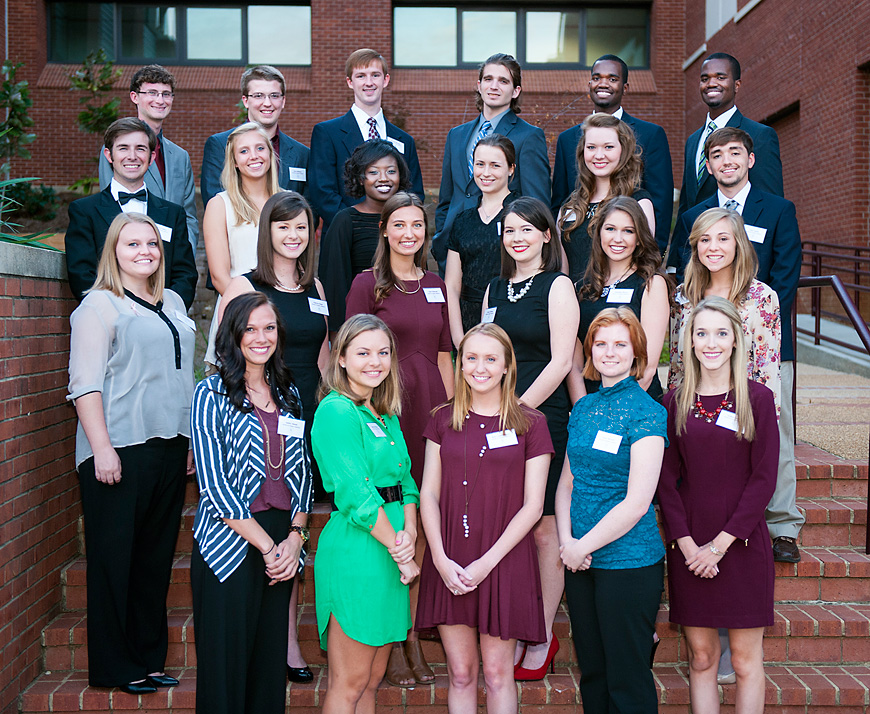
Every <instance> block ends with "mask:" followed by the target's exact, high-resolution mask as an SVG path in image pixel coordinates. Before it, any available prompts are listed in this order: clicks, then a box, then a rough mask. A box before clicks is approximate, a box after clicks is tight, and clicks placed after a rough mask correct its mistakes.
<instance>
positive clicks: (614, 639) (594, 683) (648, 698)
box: [565, 561, 664, 714]
mask: <svg viewBox="0 0 870 714" xmlns="http://www.w3.org/2000/svg"><path fill="white" fill-rule="evenodd" d="M663 577H664V562H663V561H662V562H659V563H656V564H655V565H649V566H646V567H644V568H628V569H625V570H605V569H603V568H594V567H593V568H589V569H588V570H583V571H579V572H576V573H572V572H571V571H570V570H566V571H565V596H566V599H567V601H568V614H569V617H570V619H571V632H572V634H573V638H574V647H575V648H576V650H577V662H578V664H579V665H580V696H581V697H582V698H583V711H584V712H585V713H586V714H650V712H656V711H658V697H657V691H656V686H655V681H654V680H653V676H652V672H651V671H650V666H649V663H650V652H651V650H652V644H653V632H654V631H655V622H656V615H657V613H658V610H659V602H660V601H661V597H662V589H663Z"/></svg>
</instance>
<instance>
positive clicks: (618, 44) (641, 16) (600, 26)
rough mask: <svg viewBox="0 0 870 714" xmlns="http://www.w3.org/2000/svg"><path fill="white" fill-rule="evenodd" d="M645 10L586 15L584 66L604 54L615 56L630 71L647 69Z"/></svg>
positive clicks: (610, 10) (591, 12) (595, 11)
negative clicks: (638, 68) (620, 59)
mask: <svg viewBox="0 0 870 714" xmlns="http://www.w3.org/2000/svg"><path fill="white" fill-rule="evenodd" d="M648 20H649V13H648V12H647V11H646V10H636V9H631V8H626V9H619V8H616V9H608V10H605V9H593V10H588V11H587V14H586V65H587V66H591V65H592V63H593V62H594V61H595V60H596V59H598V58H599V57H600V56H601V55H604V54H614V55H617V56H619V57H621V58H622V59H623V60H625V63H626V64H627V65H628V66H629V67H647V66H648V65H649V61H648V59H647V57H648V52H647V37H648V33H647V22H648Z"/></svg>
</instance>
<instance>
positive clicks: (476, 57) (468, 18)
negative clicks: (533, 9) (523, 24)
mask: <svg viewBox="0 0 870 714" xmlns="http://www.w3.org/2000/svg"><path fill="white" fill-rule="evenodd" d="M496 52H505V53H507V54H509V55H514V57H516V54H517V14H516V13H515V12H471V11H467V12H463V13H462V61H463V62H483V60H485V59H486V58H487V57H489V56H490V55H494V54H495V53H496Z"/></svg>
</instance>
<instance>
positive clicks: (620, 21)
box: [393, 3, 650, 68]
mask: <svg viewBox="0 0 870 714" xmlns="http://www.w3.org/2000/svg"><path fill="white" fill-rule="evenodd" d="M649 14H650V13H649V7H648V6H638V5H628V6H625V7H613V5H612V4H611V5H610V6H608V7H606V8H605V7H586V8H576V7H572V8H570V9H568V8H562V7H547V6H544V5H540V6H537V5H531V6H530V5H529V4H528V3H526V4H524V5H523V6H522V7H520V6H515V7H511V6H510V5H509V4H508V3H499V6H498V9H488V8H484V7H481V6H471V5H469V6H468V7H463V6H453V7H444V6H437V7H427V6H412V5H401V6H396V7H394V8H393V57H394V63H395V64H396V66H399V67H476V66H477V65H478V64H479V63H480V62H482V61H483V60H485V59H486V58H487V57H489V56H490V55H492V54H495V53H496V52H506V53H508V54H512V55H514V56H515V57H516V58H517V59H518V60H519V61H520V63H521V64H522V65H523V66H524V67H535V66H539V67H542V68H543V67H547V68H559V67H572V68H574V67H577V65H578V64H579V65H581V66H586V67H588V66H590V65H591V64H592V62H594V61H595V60H596V59H597V58H598V57H600V56H601V55H603V54H608V53H611V54H615V55H619V56H620V57H622V58H623V59H624V60H625V61H626V63H627V64H628V66H629V67H633V68H647V67H649Z"/></svg>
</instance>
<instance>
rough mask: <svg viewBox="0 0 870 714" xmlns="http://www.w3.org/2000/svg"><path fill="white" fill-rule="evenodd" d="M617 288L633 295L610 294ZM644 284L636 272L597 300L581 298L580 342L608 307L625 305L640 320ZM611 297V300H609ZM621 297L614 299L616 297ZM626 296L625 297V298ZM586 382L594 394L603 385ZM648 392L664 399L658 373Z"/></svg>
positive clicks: (653, 396)
mask: <svg viewBox="0 0 870 714" xmlns="http://www.w3.org/2000/svg"><path fill="white" fill-rule="evenodd" d="M582 285H583V281H582V280H581V281H580V283H578V284H577V288H578V294H579V289H580V287H582ZM614 289H616V290H631V295H630V296H629V295H628V294H627V293H619V292H615V293H614V294H613V296H612V297H611V296H610V293H611V291H613V290H614ZM644 289H645V288H644V284H643V281H642V280H641V278H640V276H639V275H638V274H637V273H636V272H634V273H632V274H631V275H629V276H628V277H627V278H625V280H622V281H621V282H619V283H616V284H615V285H612V286H610V288H609V289H608V288H605V289H604V292H603V293H602V295H601V297H599V298H598V299H597V300H584V299H582V298H581V299H580V329H579V330H578V331H577V336H578V337H579V338H580V343H581V344H582V343H583V341H584V340H585V339H586V334H587V333H588V332H589V325H591V324H592V321H593V320H594V319H595V318H596V317H597V316H598V313H599V312H601V311H602V310H604V309H605V308H608V307H619V306H621V305H624V306H625V307H628V308H631V311H632V312H633V313H634V314H635V316H636V317H637V319H638V320H640V309H641V301H642V300H643V292H644ZM608 297H610V300H608ZM617 297H618V298H619V299H618V300H617V299H614V298H617ZM623 298H625V299H623ZM583 381H584V382H586V393H587V394H592V393H594V392H597V391H598V389H599V388H600V387H601V382H599V381H597V380H591V379H584V380H583ZM646 392H647V394H649V395H650V396H651V397H652V398H653V399H655V400H656V401H657V402H658V403H659V404H661V401H662V383H661V382H660V381H659V375H658V374H656V375H655V376H654V377H653V379H652V382H650V385H649V389H647V390H646Z"/></svg>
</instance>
